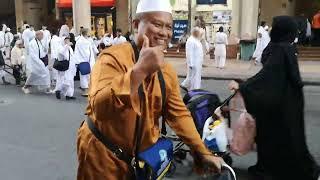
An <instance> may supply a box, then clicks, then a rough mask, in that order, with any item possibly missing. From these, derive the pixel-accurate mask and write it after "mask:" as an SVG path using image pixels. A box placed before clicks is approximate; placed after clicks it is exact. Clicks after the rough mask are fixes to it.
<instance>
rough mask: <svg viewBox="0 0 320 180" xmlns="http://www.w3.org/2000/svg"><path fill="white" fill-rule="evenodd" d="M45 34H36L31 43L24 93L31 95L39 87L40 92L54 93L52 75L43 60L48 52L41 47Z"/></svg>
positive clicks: (38, 32)
mask: <svg viewBox="0 0 320 180" xmlns="http://www.w3.org/2000/svg"><path fill="white" fill-rule="evenodd" d="M42 39H43V34H42V32H41V31H37V32H36V38H34V39H33V40H31V41H30V43H29V48H28V54H29V56H28V59H27V62H26V63H27V64H26V68H27V80H26V83H25V85H24V87H23V88H22V90H23V92H24V93H26V94H29V93H30V92H31V90H32V89H31V88H33V87H37V88H38V90H40V91H43V90H44V91H45V92H46V93H48V94H50V93H52V91H51V89H50V73H49V69H48V68H47V67H46V66H45V63H44V62H43V61H42V60H41V58H43V57H45V55H46V52H45V51H44V48H43V47H42V46H41V40H42Z"/></svg>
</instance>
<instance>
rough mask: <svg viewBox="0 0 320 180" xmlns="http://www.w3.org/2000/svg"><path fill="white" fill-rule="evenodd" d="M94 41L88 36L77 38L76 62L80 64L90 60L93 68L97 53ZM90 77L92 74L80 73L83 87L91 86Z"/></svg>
mask: <svg viewBox="0 0 320 180" xmlns="http://www.w3.org/2000/svg"><path fill="white" fill-rule="evenodd" d="M93 49H94V47H93V43H92V42H91V41H90V40H88V39H87V38H85V37H83V36H80V37H79V39H78V40H77V43H76V47H75V51H74V58H75V60H76V62H75V63H76V64H80V63H82V62H89V63H90V67H91V69H92V68H93V66H94V64H95V54H94V52H93ZM89 78H90V74H87V75H81V74H80V87H81V88H83V89H88V88H89Z"/></svg>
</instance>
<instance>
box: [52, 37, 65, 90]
mask: <svg viewBox="0 0 320 180" xmlns="http://www.w3.org/2000/svg"><path fill="white" fill-rule="evenodd" d="M58 35H59V32H56V34H54V35H53V36H52V39H51V41H50V49H51V54H50V61H51V62H54V61H55V60H56V59H58V55H59V49H60V48H61V46H62V45H63V39H62V38H60V37H59V36H58ZM50 73H51V74H50V75H51V82H52V84H55V83H56V81H57V78H58V77H57V76H58V71H57V70H56V69H54V68H52V70H51V72H50Z"/></svg>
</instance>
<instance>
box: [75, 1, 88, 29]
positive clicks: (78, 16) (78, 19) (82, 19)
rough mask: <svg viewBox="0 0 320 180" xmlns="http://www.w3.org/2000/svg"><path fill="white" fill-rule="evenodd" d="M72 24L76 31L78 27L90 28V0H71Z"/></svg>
mask: <svg viewBox="0 0 320 180" xmlns="http://www.w3.org/2000/svg"><path fill="white" fill-rule="evenodd" d="M72 10H73V26H74V28H75V30H76V32H77V33H79V31H80V27H81V26H83V27H84V28H88V29H89V30H91V4H90V0H72Z"/></svg>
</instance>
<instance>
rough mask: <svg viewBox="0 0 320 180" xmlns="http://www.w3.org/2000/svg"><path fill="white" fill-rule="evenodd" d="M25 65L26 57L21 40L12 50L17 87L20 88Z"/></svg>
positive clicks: (12, 63) (12, 62)
mask: <svg viewBox="0 0 320 180" xmlns="http://www.w3.org/2000/svg"><path fill="white" fill-rule="evenodd" d="M24 64H25V56H24V49H23V42H22V41H21V40H18V41H16V43H15V46H14V47H13V48H12V50H11V65H12V67H13V76H14V78H15V79H16V85H17V86H20V83H21V72H22V71H23V69H24V68H23V65H24Z"/></svg>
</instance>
